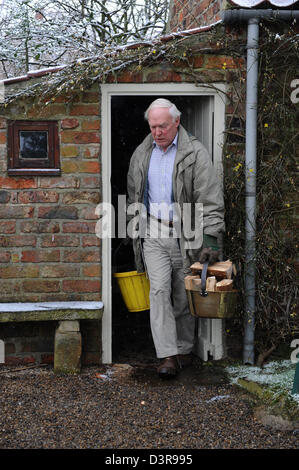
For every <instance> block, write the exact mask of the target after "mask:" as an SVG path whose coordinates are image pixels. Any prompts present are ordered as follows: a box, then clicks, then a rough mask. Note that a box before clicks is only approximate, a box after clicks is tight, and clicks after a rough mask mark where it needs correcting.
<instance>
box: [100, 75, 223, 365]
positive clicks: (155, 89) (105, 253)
mask: <svg viewBox="0 0 299 470" xmlns="http://www.w3.org/2000/svg"><path fill="white" fill-rule="evenodd" d="M100 87H101V95H102V96H101V101H102V108H101V128H102V158H101V163H102V165H101V167H102V201H103V202H106V203H111V97H112V96H117V95H120V96H134V95H137V96H142V95H144V96H146V95H153V96H160V95H168V96H170V95H173V96H175V95H179V96H184V95H186V96H187V95H188V96H190V95H196V96H200V95H201V96H202V95H204V96H213V97H214V164H215V166H216V167H217V170H219V171H220V174H222V146H223V139H224V134H223V132H224V129H225V102H226V98H225V90H226V85H225V84H223V83H216V84H211V85H210V86H207V85H206V86H196V85H194V84H187V83H150V84H135V83H130V84H127V83H126V84H125V83H121V84H103V85H101V86H100ZM139 143H140V142H137V141H136V146H137V145H138V144H139ZM111 276H112V266H111V239H109V238H104V239H102V301H103V305H104V313H103V318H102V362H103V364H109V363H111V362H112V283H111Z"/></svg>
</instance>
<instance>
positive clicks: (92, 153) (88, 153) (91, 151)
mask: <svg viewBox="0 0 299 470" xmlns="http://www.w3.org/2000/svg"><path fill="white" fill-rule="evenodd" d="M99 156H100V148H99V146H98V145H97V146H96V147H91V146H89V147H87V148H85V149H84V153H83V157H84V158H99Z"/></svg>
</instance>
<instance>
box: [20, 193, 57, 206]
mask: <svg viewBox="0 0 299 470" xmlns="http://www.w3.org/2000/svg"><path fill="white" fill-rule="evenodd" d="M18 199H19V200H18V202H19V203H20V204H30V203H39V202H53V203H54V202H58V199H59V194H57V192H55V191H22V192H21V193H19V198H18Z"/></svg>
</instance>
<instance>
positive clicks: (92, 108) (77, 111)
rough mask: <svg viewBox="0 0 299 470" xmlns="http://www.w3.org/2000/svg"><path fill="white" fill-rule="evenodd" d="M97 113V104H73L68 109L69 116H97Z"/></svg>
mask: <svg viewBox="0 0 299 470" xmlns="http://www.w3.org/2000/svg"><path fill="white" fill-rule="evenodd" d="M99 114H100V107H99V105H98V104H75V105H73V106H72V108H71V111H70V115H71V116H99Z"/></svg>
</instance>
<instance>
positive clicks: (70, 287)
mask: <svg viewBox="0 0 299 470" xmlns="http://www.w3.org/2000/svg"><path fill="white" fill-rule="evenodd" d="M62 287H63V290H64V292H99V291H100V289H101V283H100V281H91V280H81V281H63V282H62Z"/></svg>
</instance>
